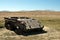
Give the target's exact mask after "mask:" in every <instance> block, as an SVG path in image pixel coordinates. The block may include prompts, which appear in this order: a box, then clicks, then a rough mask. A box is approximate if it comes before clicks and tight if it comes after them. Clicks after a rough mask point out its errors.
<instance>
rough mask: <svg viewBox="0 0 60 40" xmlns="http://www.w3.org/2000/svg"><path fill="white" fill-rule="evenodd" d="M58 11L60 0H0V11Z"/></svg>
mask: <svg viewBox="0 0 60 40" xmlns="http://www.w3.org/2000/svg"><path fill="white" fill-rule="evenodd" d="M30 10H52V11H60V0H0V11H30Z"/></svg>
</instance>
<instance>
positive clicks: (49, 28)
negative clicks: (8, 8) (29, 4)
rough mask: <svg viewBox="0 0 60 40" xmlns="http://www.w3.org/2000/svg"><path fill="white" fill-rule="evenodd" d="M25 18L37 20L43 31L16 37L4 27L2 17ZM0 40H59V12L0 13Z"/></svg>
mask: <svg viewBox="0 0 60 40" xmlns="http://www.w3.org/2000/svg"><path fill="white" fill-rule="evenodd" d="M12 16H13V17H14V16H15V17H16V16H17V17H20V16H27V17H31V18H35V19H37V20H39V21H40V22H41V23H42V24H43V25H44V26H45V27H44V29H43V30H44V31H43V32H40V31H35V32H34V31H32V32H29V33H28V35H27V36H26V35H23V34H21V35H17V34H16V33H15V32H14V31H10V30H7V29H6V28H5V27H4V19H3V18H4V17H12ZM0 40H60V12H56V11H21V12H0Z"/></svg>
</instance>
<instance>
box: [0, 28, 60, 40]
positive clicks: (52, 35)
mask: <svg viewBox="0 0 60 40" xmlns="http://www.w3.org/2000/svg"><path fill="white" fill-rule="evenodd" d="M44 30H45V31H47V32H46V33H38V34H36V35H28V36H23V35H17V34H16V33H15V32H13V31H10V30H7V29H5V28H4V29H0V40H60V36H59V35H60V32H59V31H56V30H55V29H52V28H49V27H44Z"/></svg>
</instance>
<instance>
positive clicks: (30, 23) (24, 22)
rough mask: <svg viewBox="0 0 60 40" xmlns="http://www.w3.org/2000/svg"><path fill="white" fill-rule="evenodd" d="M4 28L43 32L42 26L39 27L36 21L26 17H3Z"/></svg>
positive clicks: (39, 24)
mask: <svg viewBox="0 0 60 40" xmlns="http://www.w3.org/2000/svg"><path fill="white" fill-rule="evenodd" d="M4 19H5V27H6V28H7V29H9V30H18V29H19V31H27V30H30V29H37V30H38V29H40V30H43V28H44V26H43V25H41V23H40V22H38V21H37V20H36V19H32V18H28V17H4Z"/></svg>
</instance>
